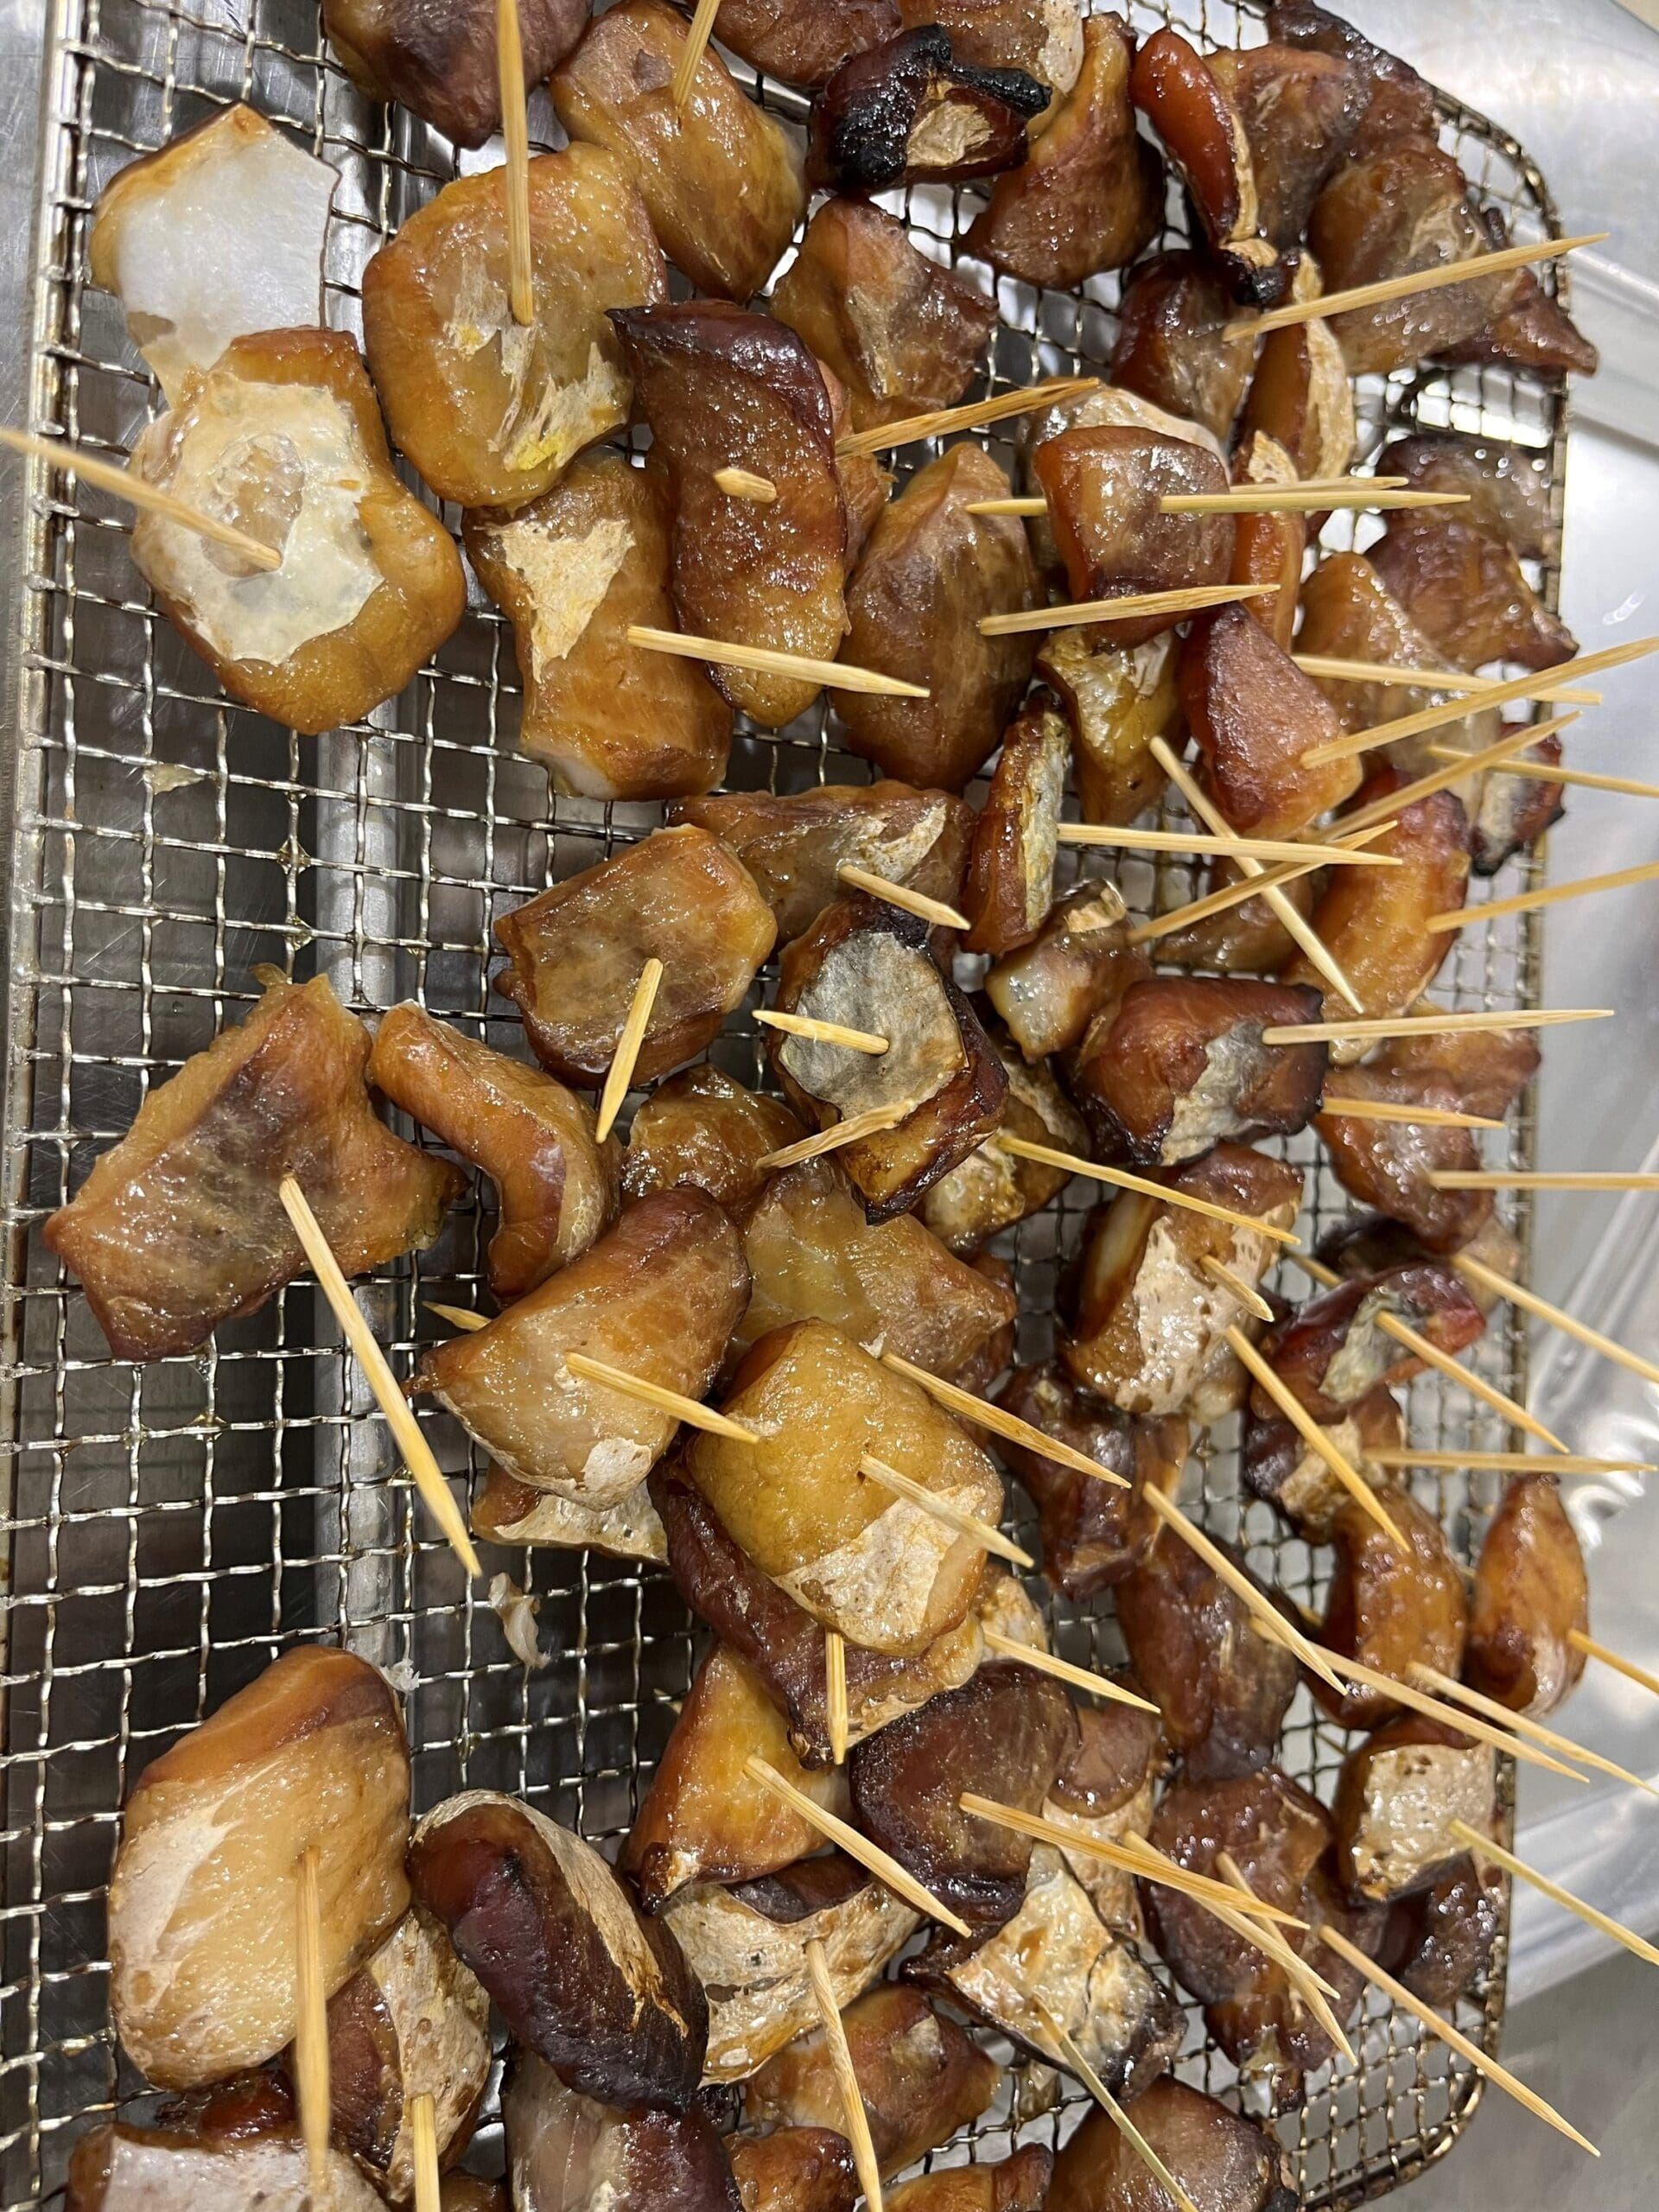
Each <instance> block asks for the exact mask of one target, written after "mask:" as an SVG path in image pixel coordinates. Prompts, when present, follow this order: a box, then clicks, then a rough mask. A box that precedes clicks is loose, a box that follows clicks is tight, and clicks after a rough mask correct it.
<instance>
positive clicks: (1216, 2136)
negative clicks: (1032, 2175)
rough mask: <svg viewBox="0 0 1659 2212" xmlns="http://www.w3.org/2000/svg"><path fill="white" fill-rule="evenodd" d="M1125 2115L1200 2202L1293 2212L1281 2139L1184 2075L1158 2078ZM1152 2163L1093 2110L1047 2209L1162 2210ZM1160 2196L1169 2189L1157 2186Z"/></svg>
mask: <svg viewBox="0 0 1659 2212" xmlns="http://www.w3.org/2000/svg"><path fill="white" fill-rule="evenodd" d="M1128 2116H1129V2118H1130V2119H1131V2120H1133V2121H1134V2123H1135V2126H1136V2127H1137V2128H1138V2129H1139V2130H1140V2132H1141V2134H1142V2135H1143V2136H1144V2137H1145V2139H1146V2140H1147V2142H1148V2143H1150V2144H1151V2145H1152V2147H1153V2149H1154V2151H1156V2152H1157V2153H1158V2155H1159V2157H1160V2158H1161V2159H1162V2160H1163V2162H1164V2164H1166V2166H1167V2167H1168V2168H1169V2171H1171V2172H1172V2173H1173V2175H1174V2176H1175V2177H1176V2179H1177V2180H1178V2181H1179V2183H1180V2184H1181V2186H1182V2188H1183V2189H1185V2190H1186V2192H1187V2194H1188V2196H1191V2197H1192V2199H1193V2201H1194V2202H1196V2203H1198V2204H1205V2203H1208V2204H1211V2205H1214V2206H1215V2207H1216V2208H1217V2212H1222V2208H1223V2207H1224V2208H1225V2212H1296V2205H1297V2202H1298V2199H1297V2194H1296V2190H1295V2188H1294V2183H1293V2180H1292V2169H1291V2164H1290V2158H1289V2154H1288V2153H1287V2151H1286V2150H1285V2148H1284V2146H1283V2145H1282V2144H1281V2143H1280V2141H1279V2139H1278V2138H1277V2137H1276V2136H1274V2134H1272V2133H1270V2132H1269V2131H1268V2129H1266V2128H1264V2127H1260V2126H1257V2125H1256V2123H1255V2121H1254V2120H1246V2119H1245V2118H1244V2116H1243V2113H1238V2112H1235V2111H1234V2109H1233V2107H1231V2106H1230V2105H1224V2104H1220V2103H1218V2102H1217V2100H1216V2099H1215V2098H1214V2097H1208V2096H1205V2094H1204V2092H1203V2090H1201V2089H1195V2088H1192V2087H1191V2086H1190V2085H1189V2084H1188V2083H1187V2082H1177V2081H1173V2080H1171V2079H1168V2078H1166V2079H1165V2080H1163V2081H1161V2082H1154V2083H1153V2085H1152V2087H1151V2088H1149V2089H1147V2090H1146V2091H1145V2092H1144V2093H1143V2094H1141V2096H1138V2097H1137V2098H1136V2099H1135V2101H1134V2103H1133V2104H1131V2105H1130V2106H1129V2107H1128ZM1153 2190H1157V2184H1156V2183H1153V2182H1149V2181H1148V2178H1147V2170H1146V2168H1145V2167H1144V2166H1143V2165H1142V2164H1141V2161H1140V2159H1139V2158H1137V2157H1136V2155H1135V2152H1134V2151H1133V2150H1131V2148H1130V2147H1129V2145H1128V2143H1126V2142H1125V2141H1124V2139H1123V2138H1122V2135H1121V2134H1120V2133H1118V2131H1117V2128H1116V2126H1115V2125H1114V2124H1113V2122H1112V2121H1111V2120H1109V2119H1108V2118H1107V2116H1106V2114H1105V2113H1103V2112H1090V2113H1089V2115H1088V2117H1087V2118H1086V2119H1085V2120H1084V2123H1083V2125H1082V2126H1081V2127H1079V2128H1078V2130H1077V2133H1076V2134H1075V2135H1073V2136H1072V2138H1071V2140H1070V2142H1068V2143H1067V2144H1066V2145H1065V2149H1064V2150H1062V2152H1060V2154H1059V2156H1058V2158H1057V2159H1056V2160H1055V2162H1054V2183H1053V2186H1052V2189H1051V2190H1049V2193H1048V2208H1047V2212H1163V2208H1162V2206H1160V2205H1159V2203H1158V2196H1154V2195H1153V2194H1152V2193H1151V2192H1152V2191H1153ZM1158 2195H1161V2196H1165V2197H1166V2202H1167V2196H1166V2192H1165V2191H1163V2190H1158Z"/></svg>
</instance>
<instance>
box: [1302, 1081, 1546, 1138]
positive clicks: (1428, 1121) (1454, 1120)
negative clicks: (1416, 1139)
mask: <svg viewBox="0 0 1659 2212" xmlns="http://www.w3.org/2000/svg"><path fill="white" fill-rule="evenodd" d="M1319 1116H1320V1118H1321V1119H1325V1118H1326V1117H1328V1118H1330V1119H1331V1120H1332V1121H1338V1122H1406V1123H1408V1125H1410V1126H1411V1127H1413V1128H1425V1129H1501V1128H1503V1122H1495V1121H1493V1120H1492V1119H1491V1116H1490V1115H1486V1114H1457V1113H1453V1111H1452V1109H1451V1108H1450V1107H1449V1106H1403V1105H1400V1104H1397V1103H1395V1101H1393V1100H1391V1099H1387V1098H1351V1097H1350V1096H1348V1094H1347V1093H1346V1091H1342V1090H1327V1091H1326V1092H1325V1096H1324V1098H1323V1100H1322V1101H1321V1102H1320V1105H1319Z"/></svg>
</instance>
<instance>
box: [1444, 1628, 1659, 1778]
mask: <svg viewBox="0 0 1659 2212" xmlns="http://www.w3.org/2000/svg"><path fill="white" fill-rule="evenodd" d="M1411 1673H1412V1679H1413V1681H1418V1682H1422V1683H1424V1684H1426V1685H1427V1688H1430V1689H1432V1690H1435V1691H1437V1692H1438V1693H1439V1694H1440V1696H1441V1697H1444V1698H1449V1699H1450V1700H1451V1701H1452V1703H1453V1704H1454V1705H1464V1706H1467V1707H1469V1709H1470V1711H1471V1713H1481V1714H1483V1715H1484V1717H1485V1718H1486V1719H1488V1720H1495V1721H1496V1722H1497V1725H1498V1726H1499V1727H1500V1728H1513V1729H1514V1731H1515V1732H1516V1735H1517V1736H1524V1737H1526V1738H1527V1739H1528V1741H1529V1743H1534V1744H1541V1745H1543V1747H1544V1749H1545V1750H1546V1751H1559V1752H1560V1755H1561V1757H1562V1758H1566V1759H1571V1760H1572V1761H1573V1764H1574V1765H1575V1766H1587V1767H1593V1768H1594V1769H1595V1770H1596V1772H1597V1773H1598V1774H1605V1775H1611V1777H1612V1778H1613V1780H1614V1781H1615V1782H1622V1783H1625V1784H1626V1785H1627V1787H1629V1788H1630V1789H1639V1790H1641V1791H1642V1793H1643V1796H1648V1797H1659V1789H1655V1788H1654V1787H1653V1785H1652V1783H1649V1782H1644V1781H1643V1778H1642V1777H1641V1776H1640V1775H1639V1774H1633V1773H1632V1772H1631V1771H1630V1768H1629V1767H1627V1766H1620V1765H1619V1764H1618V1761H1617V1760H1616V1759H1610V1758H1603V1756H1602V1754H1601V1753H1600V1752H1599V1751H1591V1750H1590V1749H1589V1748H1588V1747H1587V1746H1586V1745H1583V1744H1580V1743H1577V1742H1575V1741H1574V1739H1573V1738H1572V1737H1571V1736H1563V1735H1562V1733H1561V1732H1560V1729H1559V1728H1547V1727H1545V1726H1544V1724H1543V1722H1542V1721H1541V1720H1535V1719H1533V1717H1532V1715H1531V1714H1530V1713H1516V1712H1515V1711H1514V1710H1513V1708H1512V1707H1509V1706H1507V1705H1504V1704H1503V1703H1501V1702H1500V1700H1498V1699H1497V1698H1495V1697H1488V1696H1487V1695H1486V1694H1485V1693H1484V1691H1482V1690H1477V1689H1471V1688H1470V1687H1469V1685H1468V1683H1467V1682H1460V1681H1457V1680H1456V1679H1455V1678H1454V1677H1453V1676H1452V1675H1446V1674H1442V1673H1441V1671H1440V1669H1439V1668H1438V1667H1431V1666H1429V1665H1427V1662H1424V1661H1422V1660H1414V1662H1412V1669H1411Z"/></svg>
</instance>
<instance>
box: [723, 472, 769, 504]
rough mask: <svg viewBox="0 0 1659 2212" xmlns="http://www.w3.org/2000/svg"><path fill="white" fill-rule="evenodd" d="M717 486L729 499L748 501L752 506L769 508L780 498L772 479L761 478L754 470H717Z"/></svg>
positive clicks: (767, 477)
mask: <svg viewBox="0 0 1659 2212" xmlns="http://www.w3.org/2000/svg"><path fill="white" fill-rule="evenodd" d="M715 488H716V489H717V490H719V491H721V492H723V493H725V494H726V496H727V498H728V499H747V500H748V502H749V503H750V505H752V506H757V507H769V506H771V505H773V503H774V502H775V501H776V499H777V497H778V486H776V485H775V484H774V483H773V482H772V479H771V477H770V476H759V475H757V474H755V472H754V470H753V469H752V468H717V469H716V470H715Z"/></svg>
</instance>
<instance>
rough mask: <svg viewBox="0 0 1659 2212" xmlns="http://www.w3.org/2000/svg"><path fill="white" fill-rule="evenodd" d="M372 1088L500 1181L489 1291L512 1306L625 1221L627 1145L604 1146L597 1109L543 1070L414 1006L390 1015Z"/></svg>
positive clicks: (377, 1047) (384, 1019) (380, 1037)
mask: <svg viewBox="0 0 1659 2212" xmlns="http://www.w3.org/2000/svg"><path fill="white" fill-rule="evenodd" d="M369 1080H370V1082H371V1083H372V1084H374V1085H375V1086H376V1088H377V1089H378V1090H384V1091H385V1094H386V1096H387V1097H388V1098H390V1099H391V1103H392V1104H393V1105H394V1106H401V1107H402V1108H403V1109H404V1112H405V1113H406V1114H411V1115H413V1116H414V1117H415V1119H416V1121H417V1122H423V1123H424V1124H425V1126H426V1127H427V1128H429V1129H431V1130H432V1131H433V1132H434V1133H435V1135H438V1136H440V1137H442V1140H443V1141H444V1143H445V1144H447V1145H449V1146H452V1147H454V1150H455V1151H456V1152H458V1153H460V1154H461V1155H462V1157H463V1158H464V1159H467V1160H472V1161H473V1162H474V1165H475V1166H479V1167H481V1168H482V1169H483V1170H484V1173H486V1175H487V1176H488V1177H489V1178H490V1179H491V1180H492V1182H493V1183H494V1185H495V1186H496V1194H497V1199H498V1203H499V1207H500V1214H501V1219H500V1225H499V1228H498V1229H497V1230H496V1232H495V1235H494V1236H493V1237H492V1238H491V1240H490V1289H491V1291H492V1293H493V1295H494V1296H495V1297H496V1298H498V1299H499V1300H501V1302H502V1303H503V1304H504V1305H505V1303H507V1302H508V1301H509V1300H512V1299H515V1298H521V1297H522V1296H523V1295H524V1293H525V1291H527V1290H534V1288H535V1287H536V1286H537V1283H538V1282H543V1281H546V1279H547V1277H548V1276H549V1275H550V1274H555V1273H556V1271H557V1270H558V1269H559V1268H562V1267H563V1265H564V1263H565V1262H566V1261H567V1260H573V1259H575V1256H576V1255H577V1254H578V1253H580V1252H585V1251H586V1250H587V1249H588V1246H589V1245H590V1244H591V1243H593V1242H594V1238H595V1237H596V1236H599V1235H600V1234H601V1231H602V1230H606V1229H608V1228H609V1226H610V1224H611V1223H612V1222H613V1221H614V1220H615V1218H616V1210H617V1202H618V1192H617V1179H618V1171H619V1167H620V1160H621V1148H620V1146H619V1145H617V1144H616V1143H615V1141H614V1140H613V1139H608V1138H607V1141H606V1142H605V1143H604V1144H603V1145H601V1144H599V1143H598V1142H596V1141H595V1139H594V1109H593V1108H592V1107H591V1106H588V1105H586V1104H584V1103H583V1102H582V1100H581V1099H579V1098H577V1097H576V1096H575V1094H574V1093H573V1092H571V1091H569V1090H566V1089H565V1087H564V1085H563V1084H562V1083H556V1082H555V1081H554V1079H553V1077H551V1076H549V1075H543V1073H542V1072H541V1071H540V1070H539V1069H537V1068H529V1067H526V1066H525V1065H524V1062H523V1061H522V1060H513V1059H509V1058H507V1056H506V1055H505V1053H504V1052H492V1051H491V1050H490V1048H489V1047H488V1046H487V1045H482V1044H480V1043H478V1042H477V1041H476V1040H475V1039H473V1038H470V1037H467V1036H464V1035H463V1034H462V1033H461V1031H460V1030H458V1029H453V1028H451V1027H449V1025H448V1023H447V1022H442V1021H436V1020H434V1019H433V1017H432V1016H431V1015H430V1014H428V1013H427V1012H426V1011H425V1010H424V1009H423V1007H418V1006H416V1005H415V1004H414V1002H413V1001H408V1002H406V1003H405V1004H404V1005H402V1006H395V1007H392V1009H391V1013H390V1014H383V1015H382V1016H381V1020H380V1027H379V1028H378V1031H377V1032H376V1033H375V1039H374V1050H373V1052H372V1053H371V1054H370V1055H369Z"/></svg>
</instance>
